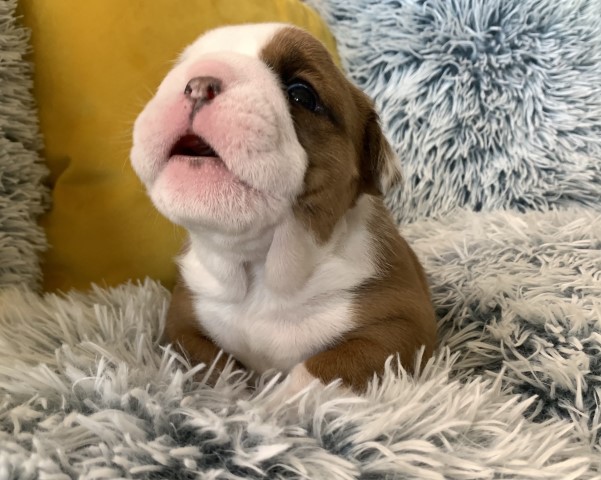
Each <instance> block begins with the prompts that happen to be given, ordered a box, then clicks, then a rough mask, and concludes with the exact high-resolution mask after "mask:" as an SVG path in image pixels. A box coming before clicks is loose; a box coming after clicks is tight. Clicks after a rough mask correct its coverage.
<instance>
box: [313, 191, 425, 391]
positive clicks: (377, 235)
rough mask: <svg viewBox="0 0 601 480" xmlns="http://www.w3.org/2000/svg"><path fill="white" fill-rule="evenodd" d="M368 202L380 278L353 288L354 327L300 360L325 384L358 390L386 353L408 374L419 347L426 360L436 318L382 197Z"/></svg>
mask: <svg viewBox="0 0 601 480" xmlns="http://www.w3.org/2000/svg"><path fill="white" fill-rule="evenodd" d="M373 204H374V211H373V215H372V217H371V219H370V223H369V230H370V232H371V234H372V237H373V239H374V241H375V243H376V251H377V262H378V267H379V274H378V275H377V276H376V277H374V278H372V279H371V280H370V281H368V282H367V283H365V284H363V285H361V286H360V287H358V288H357V289H356V292H355V294H356V297H355V302H354V307H355V312H356V316H357V325H358V327H357V328H355V329H354V330H352V331H351V332H349V333H348V334H346V335H345V336H344V337H343V338H342V339H341V340H340V342H339V343H338V344H337V345H335V346H333V347H332V348H331V349H329V350H326V351H324V352H322V353H319V354H317V355H315V356H313V357H311V358H309V359H308V360H307V361H306V362H305V366H306V368H307V370H308V371H309V372H310V373H311V374H312V375H314V376H315V377H317V378H319V379H320V380H322V381H323V382H324V383H328V382H330V381H332V380H334V379H336V378H341V379H342V381H343V382H344V383H345V384H346V385H348V386H350V387H352V388H353V389H354V390H357V391H362V390H364V389H365V387H366V385H367V382H368V381H369V380H370V379H371V378H372V377H373V375H374V374H381V373H382V372H383V369H384V364H385V362H386V359H387V358H388V357H389V356H390V355H396V354H398V355H399V357H400V360H401V364H402V365H403V366H404V367H405V368H406V369H407V370H408V371H410V372H411V371H412V370H413V368H414V367H415V365H414V361H415V354H416V353H417V351H418V350H419V348H420V347H421V346H422V345H423V346H425V352H424V355H423V358H422V360H423V361H424V362H425V361H426V360H427V359H428V358H430V356H431V355H432V352H433V350H434V346H435V343H436V319H435V314H434V309H433V307H432V303H431V300H430V292H429V288H428V284H427V280H426V276H425V274H424V271H423V269H422V267H421V265H420V263H419V261H418V259H417V257H416V255H415V253H414V252H413V250H411V247H409V245H408V244H407V242H406V241H405V240H404V239H403V238H402V237H401V236H400V235H399V233H398V232H397V229H396V227H395V226H394V223H393V221H392V218H391V216H390V214H389V213H388V211H387V210H386V208H385V206H384V204H383V202H382V201H381V199H380V198H377V197H373Z"/></svg>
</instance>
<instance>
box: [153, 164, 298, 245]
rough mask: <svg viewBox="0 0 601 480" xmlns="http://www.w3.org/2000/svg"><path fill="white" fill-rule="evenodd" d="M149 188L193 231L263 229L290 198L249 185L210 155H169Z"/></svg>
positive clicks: (169, 214) (163, 209) (157, 202)
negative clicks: (199, 156)
mask: <svg viewBox="0 0 601 480" xmlns="http://www.w3.org/2000/svg"><path fill="white" fill-rule="evenodd" d="M148 192H149V194H150V198H151V199H152V201H153V203H154V204H155V206H156V208H157V209H158V210H159V211H160V212H161V213H162V214H163V215H164V216H165V217H167V218H168V219H169V220H171V221H172V222H173V223H176V224H178V225H180V226H182V227H184V228H186V229H188V230H191V231H194V230H198V229H203V230H207V229H208V230H211V231H216V232H221V233H231V234H239V233H243V232H247V231H249V230H252V229H256V228H264V227H266V226H269V225H273V224H275V223H277V219H278V218H279V217H280V216H281V215H282V212H283V211H284V210H285V209H286V207H287V203H289V202H286V201H284V200H283V199H281V200H278V199H276V198H274V197H272V196H269V195H267V194H264V193H262V192H260V191H258V190H256V189H254V188H252V187H250V186H249V185H248V184H246V183H244V182H243V181H241V180H240V179H239V178H238V177H236V176H235V175H234V174H233V173H231V172H230V171H229V170H228V168H227V167H226V166H225V165H224V164H223V162H222V161H221V160H219V159H218V158H214V157H201V158H191V157H179V156H176V157H172V158H171V159H170V160H169V162H168V163H167V164H166V165H165V166H164V167H163V169H162V171H161V172H160V174H159V175H158V176H157V178H156V180H155V181H154V183H153V184H152V186H150V188H149V189H148Z"/></svg>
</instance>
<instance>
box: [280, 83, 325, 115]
mask: <svg viewBox="0 0 601 480" xmlns="http://www.w3.org/2000/svg"><path fill="white" fill-rule="evenodd" d="M286 93H287V94H288V100H289V101H290V102H292V103H295V104H297V105H300V106H301V107H303V108H306V109H307V110H309V111H311V112H318V111H319V110H320V104H319V101H318V100H317V95H316V94H315V92H314V91H313V89H312V88H311V87H310V86H309V85H307V84H306V83H304V82H300V81H295V82H293V83H291V84H290V85H288V87H287V88H286Z"/></svg>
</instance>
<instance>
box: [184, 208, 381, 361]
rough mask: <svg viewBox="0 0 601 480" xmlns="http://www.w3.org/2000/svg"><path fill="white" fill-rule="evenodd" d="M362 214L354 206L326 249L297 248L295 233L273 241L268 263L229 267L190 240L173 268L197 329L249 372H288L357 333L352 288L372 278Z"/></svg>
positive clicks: (227, 259)
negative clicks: (188, 297)
mask: <svg viewBox="0 0 601 480" xmlns="http://www.w3.org/2000/svg"><path fill="white" fill-rule="evenodd" d="M368 208H369V203H368V201H363V202H360V204H359V206H358V207H357V208H356V209H355V210H354V211H351V213H349V214H348V215H347V218H346V219H345V220H344V221H343V222H341V223H340V225H339V226H338V228H337V230H336V232H335V234H334V235H333V237H332V239H331V241H330V242H329V243H328V244H327V245H321V246H317V245H315V244H313V243H312V242H311V241H303V239H302V238H301V237H302V233H295V234H294V235H284V236H281V237H279V238H280V239H282V238H283V240H284V241H283V243H282V242H279V243H280V245H279V247H278V241H276V240H274V241H273V242H272V244H271V245H272V246H271V248H270V253H269V254H268V256H269V255H271V254H273V255H276V254H277V256H275V262H273V263H272V264H269V263H265V262H261V261H258V262H257V261H255V262H254V263H252V262H251V263H249V262H244V261H234V260H232V258H233V257H232V256H231V255H225V254H220V252H219V251H215V249H213V250H212V251H207V250H206V249H204V246H203V244H202V243H200V242H198V241H197V242H196V243H195V242H194V238H192V245H193V248H191V249H190V251H189V252H188V253H186V254H185V255H184V256H183V257H182V258H181V259H180V267H181V273H182V276H183V278H184V280H185V282H186V284H187V285H188V287H189V288H190V290H191V291H192V292H193V294H194V297H195V301H194V309H195V311H196V314H197V318H198V322H199V323H200V325H201V327H202V328H203V330H204V331H205V332H206V333H207V334H208V335H209V336H210V337H211V339H212V340H213V342H215V343H216V344H217V345H218V346H220V347H221V348H222V349H223V350H224V351H225V352H227V353H229V354H232V355H233V356H234V357H236V358H237V359H238V360H240V361H241V362H242V363H243V364H245V365H246V366H247V367H249V368H251V369H253V370H255V371H256V372H263V371H265V370H268V369H272V368H273V369H276V370H281V371H288V370H290V369H291V368H293V367H294V366H295V365H296V364H298V363H299V362H302V361H303V360H305V359H307V358H308V357H310V356H312V355H314V354H315V353H318V352H320V351H322V350H324V349H326V348H327V347H328V346H329V345H332V344H334V343H335V342H336V341H337V340H338V339H340V337H342V336H343V335H344V334H345V333H347V332H348V331H350V330H351V329H353V328H354V327H355V326H356V323H355V315H354V312H353V308H354V298H353V293H352V291H353V289H354V288H356V287H358V286H359V285H361V284H362V283H363V282H365V281H366V280H367V279H368V278H370V277H372V276H373V275H375V274H376V266H375V262H374V249H373V242H372V239H371V235H370V233H369V231H368V229H367V222H366V218H367V213H368ZM274 238H278V236H277V235H276V236H275V237H274ZM305 240H306V239H305ZM230 250H231V249H230ZM278 252H279V253H278ZM271 258H272V260H274V257H273V256H272V257H271ZM291 260H293V261H291ZM274 264H275V265H276V267H277V268H272V267H273V265H274ZM251 265H252V266H251ZM269 268H272V270H269ZM301 271H302V272H304V273H303V274H302V275H301V276H300V277H299V275H298V274H299V272H301ZM274 272H275V278H274V276H273V275H274ZM270 275H271V277H270ZM295 275H296V277H295ZM299 278H301V279H302V280H301V281H299V282H296V281H292V282H290V280H291V279H296V280H298V279H299ZM284 285H285V286H286V288H280V287H282V286H284ZM290 285H295V287H294V288H293V289H290V288H288V287H289V286H290Z"/></svg>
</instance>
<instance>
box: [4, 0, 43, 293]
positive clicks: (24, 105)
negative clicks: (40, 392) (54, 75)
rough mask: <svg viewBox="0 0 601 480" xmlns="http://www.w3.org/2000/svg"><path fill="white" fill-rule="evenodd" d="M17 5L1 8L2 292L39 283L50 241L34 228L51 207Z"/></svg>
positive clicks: (11, 3)
mask: <svg viewBox="0 0 601 480" xmlns="http://www.w3.org/2000/svg"><path fill="white" fill-rule="evenodd" d="M16 8H17V1H16V0H8V1H2V2H0V287H6V286H8V285H14V284H19V285H26V286H28V287H32V288H35V287H37V286H38V285H39V282H40V280H41V271H40V265H39V260H38V254H39V253H40V252H41V251H43V250H45V249H46V246H47V244H46V237H45V235H44V232H43V230H42V228H41V227H39V226H38V225H37V223H36V220H37V216H38V215H40V214H41V213H43V211H44V210H45V208H46V207H47V206H48V205H49V198H50V197H49V192H48V189H47V188H46V187H44V186H43V185H42V180H43V178H44V177H45V176H46V175H47V169H46V167H45V165H44V163H43V161H42V159H41V158H40V156H39V154H38V152H39V151H40V150H41V148H42V140H41V137H40V133H39V128H38V117H37V111H36V108H35V103H34V99H33V95H32V93H31V90H32V88H33V80H32V78H31V71H32V66H31V65H30V64H29V63H28V62H27V61H26V60H25V55H26V54H27V53H28V51H29V31H28V30H27V29H25V28H23V27H21V26H20V25H19V24H18V22H17V20H16V17H15V9H16Z"/></svg>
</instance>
